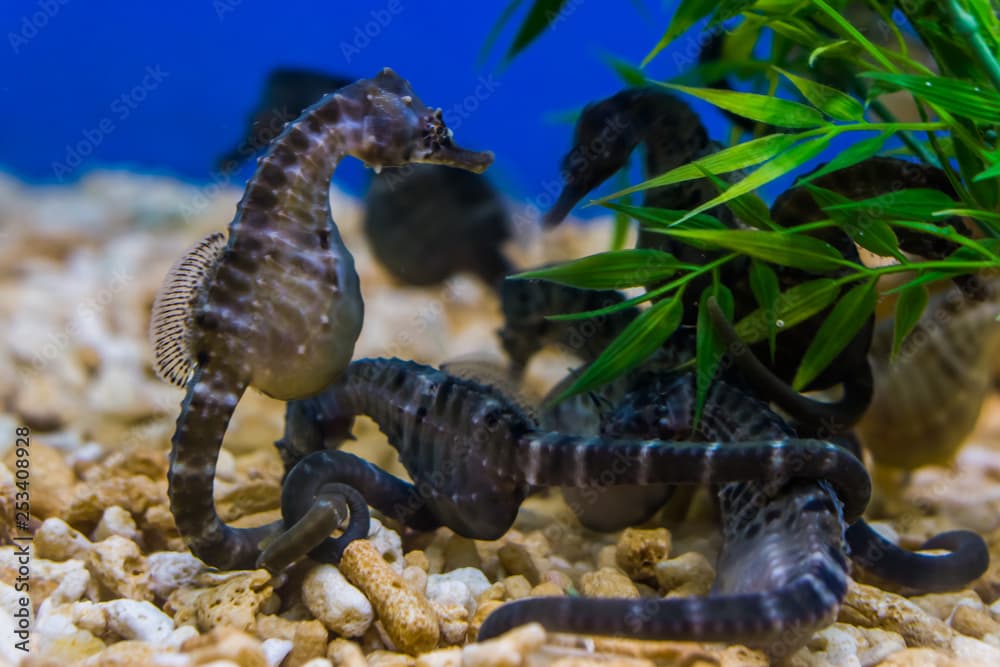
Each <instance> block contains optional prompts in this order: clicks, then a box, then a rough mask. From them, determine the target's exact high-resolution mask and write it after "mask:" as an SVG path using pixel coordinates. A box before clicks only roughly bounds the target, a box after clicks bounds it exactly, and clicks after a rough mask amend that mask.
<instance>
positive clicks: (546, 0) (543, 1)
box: [506, 0, 566, 61]
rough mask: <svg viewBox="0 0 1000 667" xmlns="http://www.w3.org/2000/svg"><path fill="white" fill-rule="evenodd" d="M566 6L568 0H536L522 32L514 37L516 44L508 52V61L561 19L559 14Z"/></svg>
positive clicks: (519, 31) (522, 25)
mask: <svg viewBox="0 0 1000 667" xmlns="http://www.w3.org/2000/svg"><path fill="white" fill-rule="evenodd" d="M564 4H566V0H535V4H533V5H531V9H529V10H528V15H527V16H526V17H525V19H524V23H522V24H521V28H520V30H518V31H517V35H515V36H514V43H513V44H511V46H510V50H509V51H507V58H506V59H507V60H508V61H510V60H512V59H513V58H514V56H516V55H517V54H518V53H520V52H521V51H523V50H524V49H525V48H526V47H527V46H528V45H529V44H531V43H532V42H533V41H535V39H536V38H537V37H538V36H539V35H541V34H542V33H543V32H545V29H546V28H547V27H548V26H549V24H550V23H552V21H554V20H555V19H556V18H558V17H559V12H560V11H561V10H562V7H563V5H564Z"/></svg>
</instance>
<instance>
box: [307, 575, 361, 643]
mask: <svg viewBox="0 0 1000 667" xmlns="http://www.w3.org/2000/svg"><path fill="white" fill-rule="evenodd" d="M302 600H303V602H305V605H306V607H307V608H308V609H309V611H310V612H312V615H313V616H315V617H316V618H317V619H318V620H319V621H320V622H322V623H323V625H325V626H326V627H327V628H328V629H330V630H332V631H334V632H336V633H337V634H339V635H341V636H342V637H360V636H361V635H363V634H364V633H365V631H366V630H367V629H368V628H369V627H370V626H371V624H372V621H373V620H374V619H375V612H374V611H373V610H372V605H371V603H370V602H369V601H368V598H366V597H365V595H364V593H362V592H361V591H359V590H358V589H357V588H355V587H354V586H353V585H352V584H351V583H350V582H349V581H347V579H345V578H344V575H342V574H341V573H340V570H338V569H337V568H336V567H334V566H333V565H327V564H322V565H317V566H316V567H314V568H313V569H312V570H310V571H309V573H308V574H307V575H306V576H305V579H304V580H303V582H302Z"/></svg>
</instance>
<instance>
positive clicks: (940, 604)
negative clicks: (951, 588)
mask: <svg viewBox="0 0 1000 667" xmlns="http://www.w3.org/2000/svg"><path fill="white" fill-rule="evenodd" d="M909 600H910V602H912V603H913V604H915V605H917V606H918V607H920V608H921V609H923V610H924V611H926V612H927V613H928V614H930V615H931V616H933V617H934V618H937V619H940V620H942V621H947V620H948V617H949V616H951V614H952V612H954V611H955V609H956V608H957V607H958V606H959V605H966V606H972V607H974V608H976V609H982V608H983V601H982V600H981V599H980V598H979V596H978V595H976V593H975V592H974V591H956V592H951V593H929V594H927V595H917V596H914V597H911V598H909Z"/></svg>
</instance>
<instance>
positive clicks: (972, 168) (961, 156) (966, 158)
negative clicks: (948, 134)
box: [955, 118, 1000, 211]
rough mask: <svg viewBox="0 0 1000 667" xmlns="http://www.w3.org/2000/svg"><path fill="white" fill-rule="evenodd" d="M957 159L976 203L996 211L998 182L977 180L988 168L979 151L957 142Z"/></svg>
mask: <svg viewBox="0 0 1000 667" xmlns="http://www.w3.org/2000/svg"><path fill="white" fill-rule="evenodd" d="M997 122H1000V118H997ZM955 159H956V160H958V166H959V170H960V172H961V174H962V179H963V180H964V181H965V182H966V183H967V184H968V186H967V187H968V188H969V190H970V191H971V192H972V196H973V198H974V199H975V200H976V203H977V204H979V205H980V206H982V207H983V208H985V209H988V210H991V211H992V210H995V209H996V207H997V198H998V197H1000V192H998V183H997V180H996V179H986V180H979V181H977V180H976V179H975V177H976V175H977V174H979V173H980V172H981V171H982V170H983V167H985V166H986V163H985V160H983V158H982V156H980V155H979V154H978V152H977V151H974V150H972V149H971V148H969V146H968V145H967V144H966V143H965V142H964V141H956V142H955Z"/></svg>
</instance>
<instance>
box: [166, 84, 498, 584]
mask: <svg viewBox="0 0 1000 667" xmlns="http://www.w3.org/2000/svg"><path fill="white" fill-rule="evenodd" d="M346 155H352V156H354V157H356V158H358V159H360V160H362V161H364V162H365V163H366V164H368V165H370V166H372V167H374V168H375V169H376V170H378V169H380V168H381V167H383V166H397V165H402V164H407V163H411V162H426V163H432V164H443V165H450V166H455V167H461V168H464V169H469V170H472V171H478V172H481V171H483V170H485V169H486V167H487V166H488V165H489V164H490V163H491V162H492V160H493V154H492V153H489V152H472V151H467V150H464V149H462V148H459V147H458V146H456V145H455V144H454V143H453V142H452V134H451V131H450V130H449V129H448V128H447V127H445V125H444V122H443V121H442V113H441V110H440V109H437V110H434V109H430V108H428V107H426V106H425V105H424V104H423V103H422V102H421V101H420V100H419V99H418V98H417V96H416V95H415V94H414V92H413V90H412V88H411V87H410V85H409V83H408V82H406V81H405V80H404V79H402V78H400V77H399V76H398V75H397V74H396V73H395V72H393V71H392V70H390V69H388V68H386V69H385V70H383V71H382V72H381V73H379V74H378V75H377V76H376V77H374V78H372V79H365V80H361V81H358V82H356V83H354V84H351V85H349V86H347V87H345V88H342V89H341V90H339V91H337V92H335V93H331V94H329V95H327V96H326V97H324V98H323V99H321V100H320V101H319V102H317V103H316V104H314V105H313V106H311V107H309V108H307V109H306V110H305V111H304V112H303V113H302V115H301V116H300V117H299V118H298V119H297V120H295V121H294V122H292V123H290V124H289V125H288V126H287V127H286V128H285V129H284V131H283V132H282V133H281V135H280V136H278V137H277V138H276V139H275V140H274V142H273V143H272V144H271V146H270V148H269V149H268V151H267V153H266V154H265V155H264V156H263V157H262V158H261V160H260V161H259V163H258V166H257V170H256V172H255V174H254V176H253V177H252V178H251V179H250V181H249V182H248V183H247V186H246V191H245V193H244V195H243V198H242V200H241V201H240V203H239V205H238V206H237V210H236V215H235V217H234V218H233V221H232V222H231V223H230V226H229V236H228V240H226V239H224V238H223V236H222V235H221V234H213V235H212V236H210V237H209V238H208V239H206V240H205V241H204V242H202V244H200V245H199V246H197V247H196V248H195V249H194V251H192V253H191V254H189V255H188V256H186V257H185V258H184V259H182V260H181V261H180V262H179V264H178V265H176V266H175V268H174V270H173V271H172V272H171V273H170V275H169V276H168V277H167V280H166V283H165V285H164V288H163V289H162V291H161V294H160V295H159V297H158V298H157V302H156V304H155V306H154V313H153V319H152V336H153V340H154V347H155V351H156V367H157V369H158V371H159V372H160V374H161V375H162V376H164V377H165V378H167V379H169V380H171V381H173V382H175V383H177V384H182V385H184V384H186V386H187V395H186V397H185V398H184V402H183V404H182V407H181V413H180V416H179V417H178V419H177V428H176V431H175V433H174V436H173V440H172V450H171V454H170V470H169V473H168V481H169V496H170V508H171V511H172V512H173V514H174V520H175V522H176V524H177V528H178V530H179V531H180V533H181V535H182V536H183V537H184V539H185V541H186V542H187V544H188V546H189V547H190V548H191V551H192V552H193V553H194V554H195V555H197V556H198V557H200V558H201V559H202V560H204V561H205V562H206V563H209V564H210V565H214V566H216V567H220V568H246V567H253V566H254V564H255V562H256V559H257V555H258V551H259V543H260V541H261V540H262V539H263V538H264V537H266V536H268V535H270V534H272V533H273V532H274V531H275V530H277V529H278V525H277V524H274V525H272V526H263V527H259V528H252V529H241V530H238V529H234V528H232V527H230V526H227V525H225V524H224V523H223V522H222V521H221V520H220V519H219V517H218V515H217V514H216V511H215V503H214V500H213V496H212V489H213V481H214V477H215V465H216V459H217V457H218V453H219V449H220V447H221V446H222V440H223V436H224V434H225V432H226V427H227V425H228V423H229V419H230V417H231V415H232V414H233V410H234V409H235V408H236V404H237V402H238V401H239V399H240V397H241V396H242V394H243V392H244V391H246V389H247V388H248V387H254V388H256V389H258V390H259V391H261V392H263V393H265V394H267V395H269V396H272V397H274V398H277V399H281V400H291V399H296V398H304V397H307V396H310V395H312V394H315V393H317V392H319V391H320V390H321V389H323V387H325V386H327V385H328V384H330V383H331V382H332V381H334V380H335V379H336V378H337V377H338V376H339V375H340V374H341V373H342V372H343V370H344V368H345V367H346V366H347V365H348V363H349V362H350V360H351V355H352V354H353V351H354V343H355V340H356V339H357V337H358V334H359V333H360V330H361V324H362V318H363V311H364V307H363V303H362V299H361V293H360V290H359V286H358V278H357V274H356V272H355V270H354V260H353V258H352V256H351V254H350V252H348V250H347V248H346V247H345V246H344V244H343V241H342V240H341V238H340V234H339V232H338V230H337V226H336V225H335V224H334V222H333V218H332V217H331V215H330V203H329V183H330V179H331V177H332V175H333V172H334V169H335V168H336V166H337V163H338V162H339V161H340V160H341V158H343V157H344V156H346Z"/></svg>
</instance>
